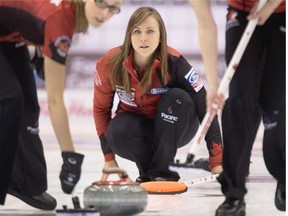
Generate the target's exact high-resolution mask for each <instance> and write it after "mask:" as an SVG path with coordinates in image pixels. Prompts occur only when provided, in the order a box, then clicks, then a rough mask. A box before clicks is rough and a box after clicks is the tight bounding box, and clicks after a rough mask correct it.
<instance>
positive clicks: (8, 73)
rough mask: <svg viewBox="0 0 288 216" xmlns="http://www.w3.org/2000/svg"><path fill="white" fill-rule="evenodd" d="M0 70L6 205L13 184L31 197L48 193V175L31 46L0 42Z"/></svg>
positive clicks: (1, 191)
mask: <svg viewBox="0 0 288 216" xmlns="http://www.w3.org/2000/svg"><path fill="white" fill-rule="evenodd" d="M0 68H1V69H0V160H1V161H0V172H1V178H0V197H1V199H0V202H1V204H3V203H4V199H5V194H6V192H7V188H8V185H9V184H10V185H13V186H16V187H17V188H18V190H20V191H21V193H23V194H27V195H39V194H42V193H43V192H45V191H46V190H47V172H46V162H45V158H44V152H43V146H42V142H41V140H40V138H39V134H38V133H39V129H38V117H39V111H40V108H39V105H38V99H37V91H36V90H37V89H36V84H35V80H34V75H33V70H32V68H31V65H30V56H29V52H28V49H27V46H23V45H19V44H16V43H0ZM14 158H15V160H14ZM11 171H12V172H11ZM11 174H12V175H11Z"/></svg>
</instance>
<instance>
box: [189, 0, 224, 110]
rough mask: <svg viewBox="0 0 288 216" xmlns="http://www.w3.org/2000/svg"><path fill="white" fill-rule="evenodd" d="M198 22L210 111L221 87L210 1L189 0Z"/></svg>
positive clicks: (221, 104)
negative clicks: (219, 86)
mask: <svg viewBox="0 0 288 216" xmlns="http://www.w3.org/2000/svg"><path fill="white" fill-rule="evenodd" d="M189 2H190V4H191V6H192V8H193V10H194V12H195V15H196V17H197V22H198V33H199V42H200V49H201V54H202V58H203V62H204V66H205V73H206V79H207V83H208V86H207V98H206V101H207V109H210V107H211V105H212V102H213V100H214V99H215V98H216V93H217V89H218V85H219V79H218V72H217V61H218V45H217V26H216V23H215V20H214V17H213V14H212V11H211V6H210V0H201V1H199V0H189ZM223 98H224V97H222V95H221V96H220V97H219V99H222V100H220V101H219V107H223V103H224V100H223Z"/></svg>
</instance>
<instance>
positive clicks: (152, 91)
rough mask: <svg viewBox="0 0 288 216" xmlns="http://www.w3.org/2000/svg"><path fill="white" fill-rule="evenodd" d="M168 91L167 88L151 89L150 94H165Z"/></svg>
mask: <svg viewBox="0 0 288 216" xmlns="http://www.w3.org/2000/svg"><path fill="white" fill-rule="evenodd" d="M168 90H169V88H168V87H165V88H152V89H151V91H150V92H151V94H165V93H166V92H167V91H168Z"/></svg>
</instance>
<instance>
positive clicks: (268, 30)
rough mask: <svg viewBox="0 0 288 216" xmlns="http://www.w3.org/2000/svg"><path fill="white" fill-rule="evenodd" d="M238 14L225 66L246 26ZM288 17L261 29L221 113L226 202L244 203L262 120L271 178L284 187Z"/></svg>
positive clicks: (230, 33) (274, 19)
mask: <svg viewBox="0 0 288 216" xmlns="http://www.w3.org/2000/svg"><path fill="white" fill-rule="evenodd" d="M247 15H248V14H247V13H243V12H238V16H237V20H238V21H239V25H235V26H233V27H231V28H229V29H228V30H227V32H226V61H227V62H229V61H230V60H231V58H232V56H233V53H234V51H235V49H236V46H237V45H238V43H239V40H240V38H241V36H242V33H243V31H244V29H245V27H246V24H247V18H246V17H247ZM283 29H285V13H279V14H273V15H272V16H271V17H270V18H269V19H268V20H267V22H266V23H265V25H264V26H257V27H256V29H255V31H254V33H253V35H252V37H251V40H250V42H249V44H248V46H247V48H246V50H245V52H244V55H243V57H242V59H241V61H240V64H239V66H238V67H237V70H236V72H235V75H234V77H233V79H232V80H231V83H230V87H229V98H228V100H227V101H226V103H225V106H224V109H223V113H222V130H223V144H224V151H223V168H224V172H223V173H222V174H221V175H220V177H219V181H220V183H221V186H222V192H223V193H224V195H225V196H226V198H237V199H241V198H243V197H244V195H245V194H246V192H247V189H246V187H245V177H246V174H247V168H248V164H249V161H250V155H251V150H252V147H253V143H254V141H255V137H256V134H257V130H258V127H259V124H260V122H261V119H262V120H263V122H264V126H265V131H264V140H263V156H264V160H265V163H266V166H267V168H268V170H269V172H270V173H271V174H272V175H273V176H274V177H275V178H276V180H277V181H279V182H282V183H283V181H284V182H285V164H286V159H285V145H286V144H285V116H286V114H285V88H286V87H285V85H286V84H285V59H286V58H285V47H286V46H285V37H286V36H285V31H283Z"/></svg>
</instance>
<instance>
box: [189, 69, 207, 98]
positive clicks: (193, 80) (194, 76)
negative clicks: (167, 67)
mask: <svg viewBox="0 0 288 216" xmlns="http://www.w3.org/2000/svg"><path fill="white" fill-rule="evenodd" d="M185 79H186V80H187V81H188V83H189V84H190V85H191V86H192V88H193V89H194V90H195V91H196V92H198V91H200V89H201V88H202V87H203V86H204V83H203V81H202V79H201V77H200V76H199V74H198V73H197V72H196V71H195V69H194V68H193V67H192V68H191V70H190V71H189V72H188V73H187V74H186V75H185Z"/></svg>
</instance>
